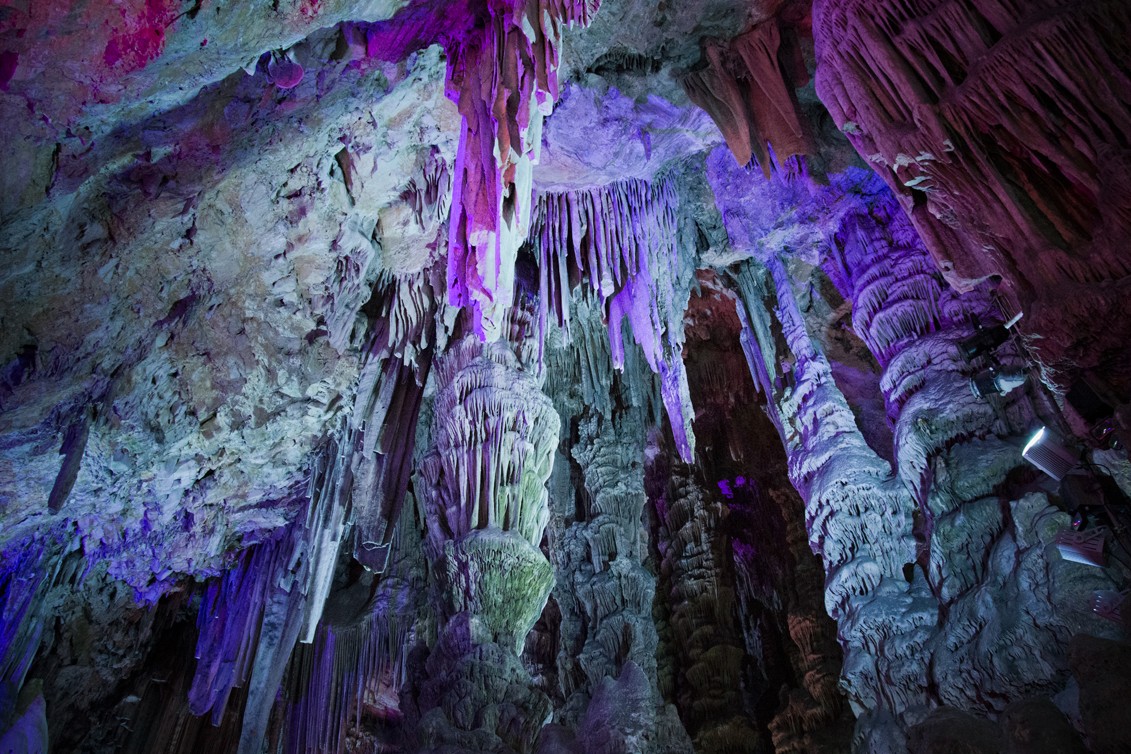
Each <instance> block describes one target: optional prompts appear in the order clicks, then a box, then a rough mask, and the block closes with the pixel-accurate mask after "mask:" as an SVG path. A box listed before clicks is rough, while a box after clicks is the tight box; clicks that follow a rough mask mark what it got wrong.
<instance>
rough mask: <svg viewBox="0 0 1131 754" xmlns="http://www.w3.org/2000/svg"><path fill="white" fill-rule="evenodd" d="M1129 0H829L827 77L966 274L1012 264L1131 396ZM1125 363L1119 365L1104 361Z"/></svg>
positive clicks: (1053, 339)
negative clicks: (1107, 327) (1129, 355)
mask: <svg viewBox="0 0 1131 754" xmlns="http://www.w3.org/2000/svg"><path fill="white" fill-rule="evenodd" d="M1129 33H1131V7H1129V6H1128V5H1127V3H1124V2H1120V1H1119V0H1114V1H1112V0H1107V1H1103V2H1093V3H1087V4H1085V5H1081V4H1080V3H1077V2H1073V1H1072V0H1041V2H1026V3H1016V4H1012V3H1004V2H998V1H997V0H977V1H976V2H972V3H968V2H958V1H957V0H914V1H913V2H903V1H902V0H900V1H898V2H896V1H890V2H889V1H887V0H884V1H883V2H873V0H817V2H816V3H814V8H813V34H814V38H815V41H816V52H817V72H816V83H817V91H818V93H819V94H820V96H821V99H822V101H823V102H824V103H825V104H826V106H827V107H828V108H829V111H830V113H831V114H832V116H833V119H834V120H835V121H836V123H837V125H838V126H839V127H840V128H841V129H842V130H843V132H844V133H845V134H846V135H847V136H848V138H849V140H850V141H852V143H853V145H854V146H855V147H856V149H857V151H859V153H860V155H861V156H862V157H864V159H866V160H868V161H869V162H871V163H872V164H873V165H875V167H876V169H877V170H878V171H879V173H880V175H881V176H883V178H884V180H885V181H887V183H888V184H889V185H890V186H891V188H892V190H893V191H895V192H896V194H897V195H898V196H899V197H900V199H901V202H902V203H903V205H904V208H905V209H907V210H908V212H909V214H910V215H911V218H912V221H913V222H914V224H915V226H916V228H917V230H918V231H919V233H920V234H921V235H922V236H923V239H924V242H925V243H926V244H927V247H928V249H930V251H931V253H932V255H933V256H934V257H935V259H936V261H937V262H938V263H939V266H940V268H941V269H942V270H943V272H944V273H945V274H946V275H947V276H948V278H949V279H950V280H951V282H952V283H953V284H955V285H956V286H957V287H958V288H959V290H967V289H969V288H970V287H971V286H972V285H974V284H976V283H977V282H978V281H980V280H983V279H985V278H986V277H988V276H991V275H996V276H999V277H1001V278H1003V279H1004V281H1005V285H1004V286H1003V293H1004V294H1006V295H1007V296H1008V298H1009V299H1010V300H1011V306H1012V307H1013V308H1015V309H1019V310H1023V311H1025V312H1026V319H1025V322H1024V323H1023V324H1022V328H1023V329H1024V330H1026V331H1030V332H1035V333H1038V334H1040V335H1041V336H1043V339H1042V341H1041V343H1040V344H1039V346H1038V347H1039V350H1040V352H1041V353H1042V354H1043V355H1044V358H1045V359H1046V360H1047V361H1048V362H1049V363H1053V364H1057V365H1058V366H1059V367H1060V368H1061V369H1070V370H1072V369H1079V368H1085V369H1087V368H1100V369H1101V371H1102V372H1103V373H1102V375H1101V377H1102V378H1103V379H1105V380H1108V381H1111V382H1113V383H1114V384H1115V385H1116V386H1118V389H1119V390H1120V391H1121V392H1122V393H1124V398H1125V399H1126V397H1127V392H1128V389H1129V385H1128V384H1127V377H1126V374H1127V369H1126V362H1125V361H1123V357H1122V356H1121V355H1120V353H1121V352H1122V350H1123V349H1122V345H1121V344H1122V342H1123V341H1125V340H1126V337H1127V329H1126V328H1125V327H1123V326H1122V325H1120V326H1118V327H1115V328H1112V329H1111V331H1110V332H1109V333H1106V334H1105V335H1104V336H1103V337H1101V338H1100V339H1099V340H1097V341H1095V342H1092V343H1090V344H1089V347H1088V348H1080V347H1077V346H1074V345H1073V344H1074V341H1075V337H1074V336H1073V334H1072V333H1073V332H1074V331H1077V329H1078V328H1080V327H1086V326H1087V323H1088V322H1091V321H1095V320H1096V318H1101V319H1104V320H1107V321H1111V322H1127V321H1128V317H1127V314H1128V312H1127V309H1126V301H1127V299H1128V297H1127V295H1126V290H1125V284H1124V283H1117V282H1116V281H1122V280H1125V279H1126V277H1127V275H1128V274H1129V273H1131V261H1129V258H1128V255H1127V254H1126V253H1125V249H1124V247H1123V246H1122V245H1121V244H1122V241H1121V240H1119V239H1123V238H1126V237H1127V236H1128V235H1129V234H1131V186H1129V185H1128V182H1127V175H1128V165H1129V164H1131V162H1129V160H1131V153H1129V152H1128V151H1127V143H1128V139H1129V137H1131V126H1129V125H1128V124H1129V123H1131V94H1129V92H1131V68H1129V67H1128V62H1127V61H1128V59H1127V55H1126V45H1125V44H1124V43H1123V40H1125V39H1126V37H1127V35H1128V34H1129ZM1110 359H1116V360H1118V362H1119V364H1120V365H1121V366H1120V367H1118V368H1112V367H1111V366H1110V365H1109V366H1107V367H1104V366H1103V364H1104V362H1105V360H1110Z"/></svg>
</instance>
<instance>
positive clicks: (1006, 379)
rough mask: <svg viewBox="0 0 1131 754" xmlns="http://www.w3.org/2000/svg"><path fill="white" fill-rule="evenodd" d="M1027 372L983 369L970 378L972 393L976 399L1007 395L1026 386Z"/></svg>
mask: <svg viewBox="0 0 1131 754" xmlns="http://www.w3.org/2000/svg"><path fill="white" fill-rule="evenodd" d="M1027 371H1028V370H1027V369H1010V370H998V369H996V368H994V367H990V368H989V369H983V370H982V371H981V372H978V373H977V374H976V375H974V376H973V377H971V378H970V392H972V393H973V394H974V397H975V398H987V397H989V396H991V395H1006V394H1008V393H1011V392H1013V391H1014V390H1016V389H1017V388H1019V387H1021V386H1022V385H1024V384H1025V373H1026V372H1027Z"/></svg>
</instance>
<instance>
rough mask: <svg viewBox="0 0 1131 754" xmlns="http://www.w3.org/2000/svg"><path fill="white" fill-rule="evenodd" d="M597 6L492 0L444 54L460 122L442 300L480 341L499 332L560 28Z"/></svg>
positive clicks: (526, 219) (554, 92)
mask: <svg viewBox="0 0 1131 754" xmlns="http://www.w3.org/2000/svg"><path fill="white" fill-rule="evenodd" d="M598 5H599V2H596V1H595V0H492V1H491V2H488V3H487V9H486V10H487V18H486V19H485V21H484V23H483V25H482V26H480V27H476V29H474V30H473V31H472V32H471V33H470V34H469V35H468V36H467V37H466V38H464V39H461V40H458V41H455V42H454V43H453V44H452V45H451V46H450V48H449V51H448V54H449V67H448V96H449V97H451V98H452V99H453V100H454V101H455V102H456V103H457V104H458V106H459V111H460V114H461V115H462V116H463V125H462V127H461V132H460V142H459V144H460V146H459V152H458V154H457V156H456V164H455V176H454V180H455V191H454V196H453V198H452V215H451V220H450V233H449V237H448V286H447V287H448V296H449V300H450V302H451V303H452V304H453V305H456V306H468V307H471V309H472V312H473V316H474V320H475V323H474V324H475V329H476V331H477V332H478V333H479V334H480V336H481V337H483V338H484V339H486V340H495V339H496V338H497V337H498V336H499V334H500V332H501V327H502V323H503V317H504V315H505V313H506V308H507V307H508V306H509V305H510V301H511V298H512V295H513V286H514V264H515V257H516V255H517V253H518V247H519V245H520V244H521V243H522V242H523V240H525V237H526V233H527V230H528V226H529V223H530V211H531V208H532V204H533V196H532V191H533V189H532V174H531V170H532V168H533V164H534V163H535V162H537V161H538V151H539V149H540V147H541V139H542V119H543V118H544V117H545V116H547V115H549V114H550V112H551V111H552V110H553V107H554V102H555V101H556V100H557V98H558V82H557V68H558V55H559V51H558V48H559V46H560V45H561V33H562V27H563V26H566V25H569V24H575V23H576V24H580V25H585V24H587V23H588V21H589V17H590V15H591V14H592V13H594V12H596V10H597V6H598Z"/></svg>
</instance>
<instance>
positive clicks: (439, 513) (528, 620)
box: [417, 337, 558, 752]
mask: <svg viewBox="0 0 1131 754" xmlns="http://www.w3.org/2000/svg"><path fill="white" fill-rule="evenodd" d="M437 384H438V385H439V392H438V393H437V395H436V399H435V404H434V414H433V416H434V418H433V423H432V436H433V447H432V449H431V451H430V452H429V453H428V455H427V456H426V457H425V458H424V460H423V462H422V464H421V468H420V473H419V477H418V481H417V489H418V492H419V494H420V496H421V498H422V502H423V508H424V513H425V519H426V524H427V539H426V550H427V554H428V556H429V559H430V561H431V564H432V579H433V598H434V602H435V608H436V617H437V622H438V626H437V628H438V635H437V638H436V642H435V644H434V645H433V647H432V650H431V655H430V656H429V658H428V660H427V674H428V680H427V681H426V682H425V683H424V685H423V688H422V690H421V698H420V709H421V710H422V711H424V714H423V716H422V719H421V732H422V736H423V738H424V743H425V750H427V751H480V752H528V751H532V750H533V748H534V744H535V741H536V739H537V737H538V733H539V731H540V730H541V728H542V726H543V725H544V724H545V723H546V722H548V720H549V717H550V713H551V704H550V700H549V699H548V698H547V697H546V696H545V694H543V693H541V692H540V691H538V690H537V689H535V688H534V687H533V684H532V681H531V678H530V675H529V673H528V672H527V670H526V669H525V668H524V667H523V665H522V662H521V661H520V653H521V651H522V646H523V642H524V640H525V638H526V635H527V634H528V633H529V631H530V629H531V628H532V627H533V626H534V623H535V621H537V619H538V616H539V614H540V613H541V612H542V608H543V607H544V606H545V604H546V599H547V597H548V596H549V594H550V588H551V586H552V585H553V580H554V576H553V568H552V567H551V566H550V563H549V561H547V560H546V558H545V557H544V556H543V554H542V552H541V551H540V550H539V548H538V545H539V543H540V542H541V540H542V534H543V532H544V530H545V528H546V523H547V521H548V519H549V512H548V508H547V494H548V493H547V492H546V486H545V485H546V480H547V478H548V477H549V475H550V469H551V467H552V464H553V451H554V447H555V445H556V443H557V438H558V417H557V414H556V413H555V412H554V410H553V406H552V405H551V403H550V401H549V399H548V398H546V397H545V396H544V395H543V394H542V392H541V389H540V385H539V382H538V381H537V379H536V378H535V377H534V375H533V374H532V373H530V372H528V371H526V370H525V369H524V368H523V366H522V365H521V363H520V362H519V360H518V359H517V358H516V357H515V355H514V352H513V351H512V350H511V348H510V347H509V346H508V345H506V344H505V343H495V344H491V345H484V344H483V343H481V342H479V340H478V339H476V338H474V337H470V338H468V339H466V340H464V341H463V342H461V343H459V344H457V345H456V346H455V347H454V348H452V349H451V350H450V351H449V352H448V354H447V355H446V356H445V357H444V358H443V359H442V360H441V362H440V364H439V366H438V374H437Z"/></svg>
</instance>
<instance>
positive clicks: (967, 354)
mask: <svg viewBox="0 0 1131 754" xmlns="http://www.w3.org/2000/svg"><path fill="white" fill-rule="evenodd" d="M1020 319H1021V313H1020V312H1019V313H1018V314H1017V315H1016V316H1015V317H1013V318H1012V319H1010V320H1009V321H1008V322H1006V323H1005V324H1000V325H994V326H993V327H982V326H981V324H975V327H976V329H975V330H974V334H973V335H971V336H970V337H968V338H966V339H965V340H960V341H958V352H959V353H960V354H962V358H964V359H965V360H966V361H967V362H970V361H973V360H974V359H976V358H978V357H979V356H982V355H983V354H988V353H993V352H994V351H996V350H997V349H998V348H999V347H1000V346H1001V344H1002V343H1004V342H1005V341H1007V340H1009V335H1010V332H1009V331H1010V329H1011V328H1012V327H1013V326H1014V325H1015V324H1017V321H1018V320H1020Z"/></svg>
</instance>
